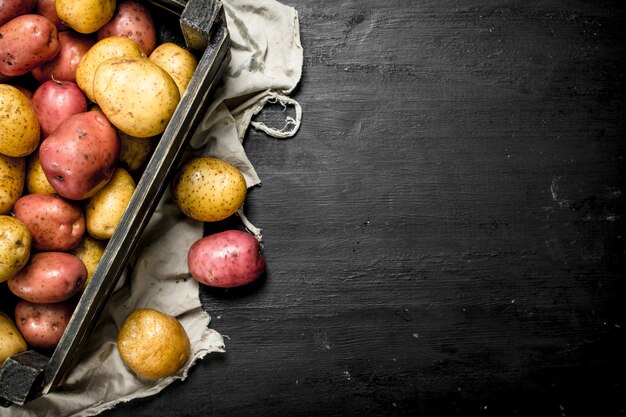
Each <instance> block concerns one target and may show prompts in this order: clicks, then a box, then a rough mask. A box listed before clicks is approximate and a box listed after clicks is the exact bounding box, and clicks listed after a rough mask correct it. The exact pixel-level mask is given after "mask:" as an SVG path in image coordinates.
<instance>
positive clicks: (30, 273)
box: [7, 252, 87, 304]
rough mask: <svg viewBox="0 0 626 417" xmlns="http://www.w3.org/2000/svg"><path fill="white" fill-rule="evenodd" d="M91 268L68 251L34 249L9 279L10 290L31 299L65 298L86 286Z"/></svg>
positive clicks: (37, 300) (51, 301) (49, 301)
mask: <svg viewBox="0 0 626 417" xmlns="http://www.w3.org/2000/svg"><path fill="white" fill-rule="evenodd" d="M86 280H87V268H86V267H85V265H84V264H83V261H81V260H80V259H78V258H77V257H76V256H74V255H72V254H70V253H67V252H37V253H34V254H33V255H32V256H31V257H30V259H29V261H28V263H27V264H26V266H24V268H22V269H21V270H20V271H19V272H18V273H17V274H15V275H14V276H13V277H12V278H10V279H9V280H8V281H7V285H8V287H9V290H11V292H12V293H13V294H15V295H16V296H18V297H19V298H21V299H23V300H26V301H30V302H31V303H37V304H45V303H58V302H61V301H65V300H67V299H69V298H71V297H72V296H74V295H75V294H78V293H79V292H81V291H82V290H83V289H84V288H85V281H86Z"/></svg>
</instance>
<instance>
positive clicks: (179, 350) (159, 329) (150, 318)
mask: <svg viewBox="0 0 626 417" xmlns="http://www.w3.org/2000/svg"><path fill="white" fill-rule="evenodd" d="M117 349H118V351H119V353H120V356H121V357H122V360H123V361H124V363H125V364H126V366H128V367H129V368H130V369H131V371H133V372H134V373H135V374H136V375H137V376H139V377H140V378H143V379H147V380H156V379H159V378H163V377H166V376H171V375H174V374H175V373H176V372H178V371H179V370H180V369H181V368H182V367H183V366H184V365H185V364H186V363H187V361H188V360H189V356H190V354H191V345H190V343H189V337H188V336H187V332H186V331H185V328H184V327H183V326H182V324H181V323H180V322H179V321H178V320H177V319H176V318H175V317H172V316H170V315H168V314H165V313H163V312H161V311H158V310H154V309H149V308H143V309H138V310H135V311H133V312H132V313H130V314H129V315H128V317H126V319H125V320H124V323H123V324H122V327H121V328H120V331H119V334H118V337H117Z"/></svg>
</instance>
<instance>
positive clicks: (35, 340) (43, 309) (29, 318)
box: [15, 299, 76, 350]
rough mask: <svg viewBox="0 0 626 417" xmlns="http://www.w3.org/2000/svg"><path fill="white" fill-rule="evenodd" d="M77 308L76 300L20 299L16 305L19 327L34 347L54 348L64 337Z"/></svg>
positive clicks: (16, 317) (16, 318)
mask: <svg viewBox="0 0 626 417" xmlns="http://www.w3.org/2000/svg"><path fill="white" fill-rule="evenodd" d="M75 308H76V301H75V300H73V299H72V300H67V301H63V302H59V303H43V304H37V303H31V302H28V301H26V300H19V301H18V302H17V304H16V305H15V322H16V324H17V327H18V329H19V330H20V332H21V333H22V335H23V336H24V339H26V340H27V341H28V343H30V344H31V345H32V346H33V347H34V348H37V349H46V350H49V349H54V348H55V347H56V345H57V344H58V343H59V341H60V340H61V337H63V333H64V332H65V329H66V328H67V324H68V323H69V321H70V319H71V318H72V314H73V313H74V309H75Z"/></svg>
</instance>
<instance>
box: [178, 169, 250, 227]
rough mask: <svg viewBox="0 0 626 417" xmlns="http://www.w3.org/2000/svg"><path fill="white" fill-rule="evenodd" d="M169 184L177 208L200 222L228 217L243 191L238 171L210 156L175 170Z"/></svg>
mask: <svg viewBox="0 0 626 417" xmlns="http://www.w3.org/2000/svg"><path fill="white" fill-rule="evenodd" d="M170 187H171V192H172V197H173V199H174V201H175V202H176V204H177V205H178V207H180V209H181V211H182V212H183V213H185V214H186V215H187V216H189V217H191V218H192V219H195V220H199V221H203V222H216V221H220V220H224V219H226V218H227V217H230V216H231V215H233V214H234V213H235V212H236V211H237V210H238V209H239V208H240V207H241V206H242V205H243V203H244V201H245V199H246V194H247V187H246V180H245V178H244V176H243V174H242V173H241V171H239V170H238V169H237V168H236V167H235V166H233V165H231V164H229V163H228V162H226V161H224V160H221V159H218V158H213V157H198V158H194V159H191V160H190V161H188V162H187V163H186V164H184V165H183V166H182V167H181V168H180V169H179V170H178V171H177V172H176V175H175V176H174V179H173V180H172V182H171V184H170Z"/></svg>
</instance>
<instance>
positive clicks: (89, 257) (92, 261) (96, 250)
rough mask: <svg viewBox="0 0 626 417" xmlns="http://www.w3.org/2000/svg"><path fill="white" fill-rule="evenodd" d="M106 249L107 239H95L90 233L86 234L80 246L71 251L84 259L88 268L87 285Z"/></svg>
mask: <svg viewBox="0 0 626 417" xmlns="http://www.w3.org/2000/svg"><path fill="white" fill-rule="evenodd" d="M105 249H106V241H104V240H98V239H94V238H92V237H91V236H89V235H88V234H85V235H84V236H83V239H82V240H81V241H80V243H79V244H78V246H76V247H75V248H74V249H72V250H71V251H70V253H71V254H72V255H75V256H76V257H78V259H80V260H81V261H83V263H84V264H85V267H86V268H87V280H86V281H85V286H87V284H89V281H91V277H93V273H94V272H95V270H96V267H97V266H98V264H99V263H100V258H102V254H104V250H105Z"/></svg>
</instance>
